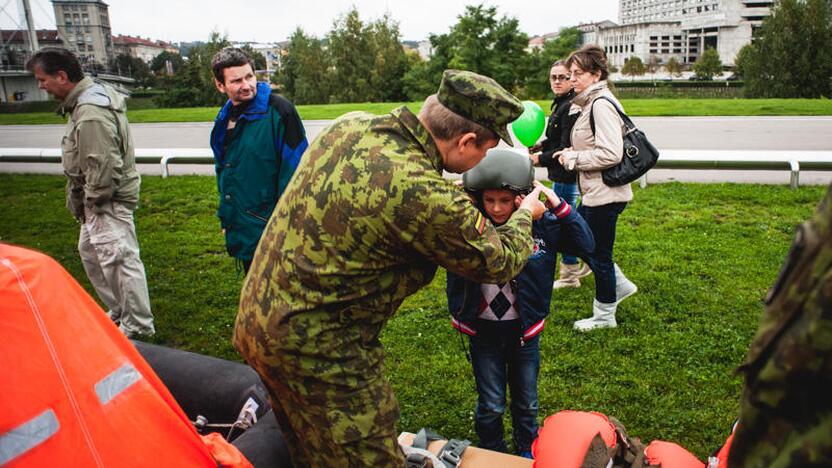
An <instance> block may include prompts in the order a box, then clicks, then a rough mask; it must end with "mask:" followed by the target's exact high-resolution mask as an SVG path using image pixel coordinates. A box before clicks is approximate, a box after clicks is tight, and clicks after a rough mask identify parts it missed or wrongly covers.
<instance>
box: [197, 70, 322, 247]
mask: <svg viewBox="0 0 832 468" xmlns="http://www.w3.org/2000/svg"><path fill="white" fill-rule="evenodd" d="M232 114H233V115H235V116H236V119H237V124H236V126H235V127H234V129H233V130H232V131H231V134H230V136H229V133H228V130H227V127H228V120H229V119H230V118H231V116H232ZM226 140H227V141H226ZM307 146H308V143H307V141H306V134H305V132H304V129H303V123H302V122H301V120H300V117H299V116H298V113H297V110H295V107H294V106H293V105H292V103H291V102H289V101H288V100H286V99H285V98H283V97H282V96H279V95H277V94H272V92H271V88H269V85H268V84H266V83H258V84H257V96H255V98H254V99H253V100H251V101H250V102H249V103H247V104H243V105H241V106H238V107H236V108H235V107H233V106H232V105H231V101H230V100H229V101H228V102H227V103H226V104H225V106H223V108H222V109H220V112H219V114H217V118H216V120H215V121H214V129H213V130H212V131H211V149H212V150H213V152H214V167H215V169H216V173H217V190H218V191H219V196H220V202H219V209H218V210H217V216H219V218H220V223H221V225H222V228H223V229H225V247H226V250H228V254H229V255H231V256H232V257H235V258H238V259H240V260H243V261H250V260H251V259H252V256H253V255H254V249H255V248H256V247H257V242H258V241H259V240H260V236H261V235H262V234H263V229H264V228H265V227H266V223H267V222H268V220H269V217H271V215H272V211H273V210H274V207H275V205H276V204H277V200H278V199H279V198H280V195H281V194H282V193H283V190H284V189H285V188H286V185H287V184H288V183H289V179H291V178H292V175H293V174H294V172H295V169H296V168H297V166H298V163H299V162H300V157H301V155H302V154H303V152H304V151H305V150H306V147H307Z"/></svg>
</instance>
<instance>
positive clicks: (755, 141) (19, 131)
mask: <svg viewBox="0 0 832 468" xmlns="http://www.w3.org/2000/svg"><path fill="white" fill-rule="evenodd" d="M329 122H330V121H327V120H308V121H304V125H305V127H306V130H307V135H308V136H309V138H310V140H311V139H314V137H315V136H317V134H318V133H319V132H320V131H321V130H322V129H323V128H325V127H326V126H327V125H328V124H329ZM635 123H636V125H638V126H639V127H641V128H642V129H643V130H644V131H645V132H646V133H647V135H648V136H649V137H650V140H651V141H653V143H654V144H655V145H656V146H657V147H658V148H659V149H693V150H696V149H702V150H709V149H713V150H731V149H737V150H755V149H760V150H782V151H788V150H826V151H829V150H832V117H641V118H636V119H635ZM211 125H212V124H211V123H210V122H199V123H156V124H132V126H131V127H132V130H133V139H134V142H135V145H136V147H137V148H207V146H208V144H207V143H208V137H209V134H210V132H211ZM62 131H63V126H62V125H15V126H0V147H33V148H47V147H57V146H58V142H59V141H60V137H61V134H62ZM19 171H38V172H40V171H45V172H53V173H54V172H60V171H59V167H58V166H57V165H51V166H50V165H27V164H8V163H7V164H0V172H19ZM172 171H173V172H174V173H199V174H211V173H212V168H210V167H207V166H204V167H203V166H176V165H174V166H172ZM143 172H145V173H150V174H158V173H159V170H158V168H157V167H155V166H154V167H148V168H143ZM664 180H685V181H697V182H717V181H736V182H761V183H788V180H789V175H788V173H787V172H785V171H780V172H777V171H690V170H673V171H670V170H654V171H651V173H650V181H651V182H653V181H655V182H659V181H664ZM830 182H832V173H821V172H803V173H801V183H816V184H817V183H819V184H827V183H830Z"/></svg>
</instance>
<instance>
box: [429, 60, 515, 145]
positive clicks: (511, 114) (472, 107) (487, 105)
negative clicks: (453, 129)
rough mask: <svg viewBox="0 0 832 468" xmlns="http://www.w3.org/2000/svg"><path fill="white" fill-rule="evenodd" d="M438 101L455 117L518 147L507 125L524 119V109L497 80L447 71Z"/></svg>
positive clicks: (470, 73) (438, 93)
mask: <svg viewBox="0 0 832 468" xmlns="http://www.w3.org/2000/svg"><path fill="white" fill-rule="evenodd" d="M436 97H437V98H438V99H439V102H441V103H442V105H444V106H445V107H447V108H448V109H450V110H451V111H453V112H454V113H455V114H458V115H460V116H462V117H464V118H466V119H468V120H470V121H472V122H476V123H478V124H480V125H482V126H483V127H485V128H487V129H489V130H492V131H493V132H494V133H496V134H497V135H498V136H499V137H500V138H501V139H502V140H503V141H505V142H506V143H508V144H509V145H510V146H514V143H513V142H512V141H511V137H510V136H509V134H508V129H507V128H506V125H508V124H509V123H511V122H513V121H515V120H516V119H517V117H520V114H522V113H523V105H522V104H521V103H520V100H519V99H517V98H516V97H514V95H513V94H511V93H509V92H508V91H506V90H505V89H504V88H503V87H502V86H500V85H499V83H497V82H496V81H494V80H493V79H491V78H489V77H487V76H483V75H478V74H476V73H474V72H469V71H464V70H445V73H443V74H442V82H441V83H439V91H437V93H436Z"/></svg>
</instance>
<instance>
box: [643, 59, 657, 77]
mask: <svg viewBox="0 0 832 468" xmlns="http://www.w3.org/2000/svg"><path fill="white" fill-rule="evenodd" d="M644 68H645V71H646V72H647V73H649V74H650V79H652V80H654V79H655V76H654V75H655V74H656V72H657V71H658V70H659V58H658V57H656V56H655V55H651V56H650V57H649V58H648V59H647V64H646V65H645V66H644Z"/></svg>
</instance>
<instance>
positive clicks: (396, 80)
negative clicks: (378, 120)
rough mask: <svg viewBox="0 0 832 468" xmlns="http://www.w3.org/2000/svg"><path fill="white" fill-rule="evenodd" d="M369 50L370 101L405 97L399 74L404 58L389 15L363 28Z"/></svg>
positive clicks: (404, 66) (404, 68)
mask: <svg viewBox="0 0 832 468" xmlns="http://www.w3.org/2000/svg"><path fill="white" fill-rule="evenodd" d="M367 33H368V34H369V40H370V48H371V50H372V52H373V56H372V59H373V63H372V71H371V73H370V88H371V90H372V93H371V94H370V96H369V98H370V100H372V101H380V102H395V101H401V100H403V99H404V98H405V93H404V83H403V78H404V75H405V73H406V72H407V68H408V63H409V62H408V59H407V55H406V54H405V51H404V48H403V47H402V44H401V34H400V33H399V24H398V23H397V22H395V21H393V20H392V19H391V18H390V16H389V15H385V16H384V17H383V18H381V19H379V20H377V21H375V22H373V23H372V24H370V26H369V27H368V28H367Z"/></svg>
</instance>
